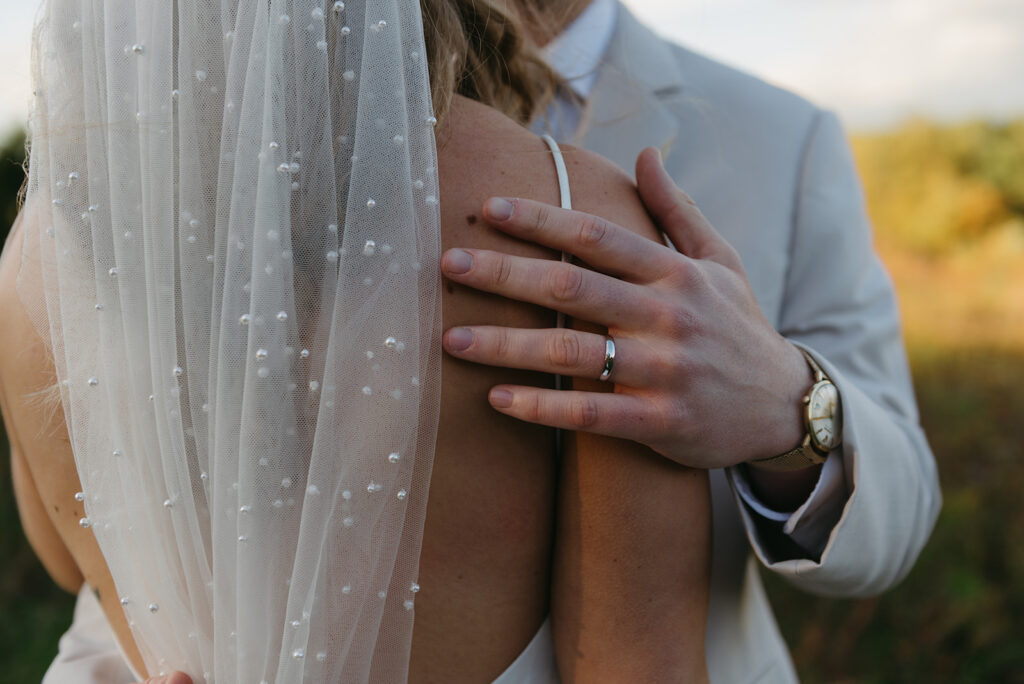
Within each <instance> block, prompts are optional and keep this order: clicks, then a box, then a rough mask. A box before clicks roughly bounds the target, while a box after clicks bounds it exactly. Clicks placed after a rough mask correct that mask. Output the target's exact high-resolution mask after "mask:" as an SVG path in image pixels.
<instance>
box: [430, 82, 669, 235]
mask: <svg viewBox="0 0 1024 684" xmlns="http://www.w3.org/2000/svg"><path fill="white" fill-rule="evenodd" d="M562 151H563V155H564V157H565V161H566V166H567V169H568V173H569V185H570V187H571V191H572V199H573V208H575V209H577V210H580V211H584V212H587V213H591V214H595V215H598V216H601V217H602V218H606V219H608V220H611V221H614V222H616V223H619V224H620V225H623V226H625V227H628V228H630V229H631V230H634V231H636V232H638V233H641V234H642V235H645V236H647V237H649V238H651V239H658V233H657V231H656V230H655V228H654V226H653V224H652V223H651V221H650V218H649V217H648V215H647V212H646V210H645V209H644V207H643V204H642V203H641V202H640V198H639V196H638V195H637V192H636V185H635V183H634V182H633V179H632V178H631V177H630V176H629V175H628V174H627V173H626V172H624V171H623V170H622V169H620V168H619V167H617V166H616V165H615V164H613V163H612V162H610V161H608V160H607V159H605V158H604V157H601V156H600V155H598V154H595V153H593V152H589V151H587V150H584V149H581V148H576V147H572V146H567V145H563V146H562ZM639 152H640V150H637V153H639ZM438 165H439V167H440V171H441V186H442V187H441V196H442V200H443V201H442V204H441V206H442V212H443V217H444V218H445V219H446V223H449V222H450V221H451V220H453V219H454V220H456V221H458V220H460V219H461V218H462V215H463V214H465V212H466V210H467V209H472V208H475V210H477V211H478V210H479V208H480V205H481V204H482V202H483V200H486V199H487V198H488V197H491V196H502V197H525V198H529V199H535V200H540V201H544V202H547V203H549V204H554V205H558V203H559V192H558V179H557V176H556V173H555V166H554V163H553V162H552V159H551V152H550V150H549V149H548V147H547V145H546V144H545V143H544V142H543V141H542V140H541V139H540V138H538V137H537V136H536V135H534V134H533V133H532V132H530V131H529V130H527V129H525V128H523V127H522V126H520V125H518V124H517V123H516V122H514V121H512V120H511V119H509V118H508V117H506V116H504V115H503V114H501V113H500V112H498V111H496V110H494V109H491V108H490V107H486V106H484V105H481V104H479V103H477V102H473V101H471V100H468V99H466V98H462V97H457V98H455V101H454V103H453V106H452V109H451V112H450V114H449V117H448V120H447V121H446V123H445V125H444V126H443V129H442V130H441V131H439V135H438ZM446 209H447V210H446ZM468 216H473V214H469V215H468Z"/></svg>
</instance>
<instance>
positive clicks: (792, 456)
mask: <svg viewBox="0 0 1024 684" xmlns="http://www.w3.org/2000/svg"><path fill="white" fill-rule="evenodd" d="M800 353H802V354H803V355H804V358H805V359H807V363H808V364H809V365H810V366H811V370H812V371H814V386H812V387H811V389H810V391H809V392H808V393H807V396H805V397H804V398H803V403H804V405H805V408H804V427H805V428H806V430H807V432H806V434H805V435H804V440H803V442H801V444H800V446H798V447H797V448H796V449H792V450H790V451H787V452H786V453H784V454H779V455H778V456H772V457H771V458H764V459H761V460H758V461H750V463H755V464H757V467H758V468H760V469H762V470H776V471H780V470H801V469H802V468H807V467H809V466H812V465H818V464H820V463H824V462H825V458H826V457H827V456H828V454H829V452H830V451H832V450H833V449H836V448H838V447H839V445H840V444H842V441H843V413H842V406H841V404H840V401H839V390H838V389H836V386H835V385H833V384H832V381H831V380H829V379H828V376H827V375H825V371H823V370H822V369H821V366H819V365H818V363H817V362H816V361H815V360H814V359H813V358H811V355H810V354H808V353H807V352H805V351H804V350H803V349H801V350H800Z"/></svg>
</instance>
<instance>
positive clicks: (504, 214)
mask: <svg viewBox="0 0 1024 684" xmlns="http://www.w3.org/2000/svg"><path fill="white" fill-rule="evenodd" d="M514 209H515V205H514V204H512V203H511V202H509V201H508V200H507V199H504V198H502V197H492V198H491V199H489V200H487V203H486V204H484V211H485V212H487V215H488V216H489V217H490V218H492V219H494V220H496V221H507V220H508V219H509V218H511V216H512V211H513V210H514Z"/></svg>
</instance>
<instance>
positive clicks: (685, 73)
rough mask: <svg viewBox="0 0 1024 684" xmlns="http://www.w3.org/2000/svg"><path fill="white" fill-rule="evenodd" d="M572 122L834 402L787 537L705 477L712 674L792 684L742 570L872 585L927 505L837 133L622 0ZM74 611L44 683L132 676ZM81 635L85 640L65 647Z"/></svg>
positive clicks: (899, 559)
mask: <svg viewBox="0 0 1024 684" xmlns="http://www.w3.org/2000/svg"><path fill="white" fill-rule="evenodd" d="M586 118H587V119H589V127H588V132H587V133H586V135H585V136H584V138H583V140H582V144H583V146H584V147H586V148H588V149H591V150H593V151H595V152H598V153H600V154H602V155H604V156H606V157H608V158H609V159H611V160H613V161H615V162H616V163H617V164H619V165H620V166H621V167H622V168H624V169H627V170H628V171H630V172H632V170H633V164H634V160H635V159H636V155H637V153H638V152H639V151H640V150H641V149H642V148H643V147H645V146H647V145H654V146H656V147H660V148H662V150H663V152H665V153H666V165H667V167H668V170H669V172H670V173H671V174H672V176H673V178H675V180H676V181H677V183H678V184H679V185H680V186H681V187H682V188H683V189H684V190H686V192H687V193H688V194H689V195H690V196H691V197H693V199H694V200H695V201H696V202H697V204H698V206H700V208H701V210H702V211H703V213H704V214H705V216H707V218H708V219H709V220H710V221H711V223H712V225H714V226H715V227H716V228H717V229H718V230H719V232H721V233H722V234H723V235H724V236H725V237H726V239H728V240H729V241H730V242H731V243H732V244H733V245H734V246H735V247H736V248H737V249H738V250H739V252H740V255H741V256H742V257H743V263H744V265H745V266H746V269H747V273H748V274H749V276H750V279H751V282H752V284H753V287H754V291H755V292H756V293H757V297H758V302H759V303H760V305H761V308H762V309H763V310H764V313H765V314H766V315H767V317H768V320H770V321H771V322H772V323H773V324H774V325H775V327H776V328H777V329H778V330H779V331H780V332H782V333H783V334H784V335H786V336H787V337H788V338H789V339H790V340H792V341H793V342H795V343H797V344H799V345H801V346H804V347H805V348H806V349H808V350H809V351H810V352H811V353H812V354H813V355H814V356H815V357H816V358H817V360H818V361H819V363H821V365H822V366H823V367H824V368H825V370H826V371H827V372H828V374H829V376H830V377H831V378H832V380H833V381H834V382H835V383H836V385H837V386H838V387H839V390H840V393H841V395H842V401H843V421H844V424H845V428H844V446H843V452H842V455H841V458H842V465H843V472H844V476H845V481H844V483H843V484H844V488H845V491H843V492H841V493H840V496H839V497H838V498H837V497H828V498H826V499H825V500H823V501H822V502H821V503H820V504H819V506H818V508H817V510H801V511H799V512H798V515H797V516H795V518H799V520H798V521H796V520H794V522H795V524H792V523H791V527H792V528H793V529H791V530H788V531H789V532H791V534H790V535H788V536H787V535H786V534H783V532H782V531H781V530H780V529H778V524H777V523H775V524H773V523H767V522H766V521H765V520H764V519H760V518H758V517H757V516H756V515H752V514H751V513H750V511H749V510H748V509H747V508H746V506H745V504H743V503H742V502H741V500H740V499H739V498H738V497H737V496H735V495H734V493H733V492H732V491H730V483H729V477H728V475H727V474H726V473H723V472H722V471H715V472H713V473H712V478H711V482H712V503H713V506H714V511H713V515H714V541H713V543H714V558H713V564H712V573H713V576H712V586H711V606H710V613H709V619H708V645H707V653H708V666H709V670H710V675H711V681H712V682H713V684H748V683H749V684H753V683H754V682H758V683H762V684H775V683H776V682H781V683H785V682H794V681H796V675H795V673H794V672H793V667H792V664H791V662H790V659H789V656H788V652H787V650H786V647H785V644H784V643H783V642H782V639H781V637H780V636H779V632H778V629H777V627H776V625H775V619H774V617H773V615H772V612H771V608H770V607H769V605H768V601H767V599H766V597H765V593H764V589H763V587H762V585H761V579H760V576H759V574H758V567H757V566H758V563H757V560H759V561H760V563H761V564H763V565H765V566H766V567H768V568H769V569H770V570H772V571H774V572H777V573H779V574H781V575H783V576H784V577H786V578H787V579H789V580H790V581H791V582H793V583H794V584H796V585H797V586H799V587H801V588H803V589H806V590H807V591H811V592H815V593H819V594H826V595H832V596H857V595H865V594H871V593H877V592H880V591H883V590H885V589H887V588H889V587H891V586H892V585H893V584H894V583H896V582H897V581H899V580H900V579H901V578H902V577H903V576H904V575H905V574H906V573H907V571H908V570H909V569H910V567H911V565H912V564H913V562H914V560H915V559H916V558H917V555H918V553H919V552H920V550H921V547H922V546H923V545H924V543H925V541H926V540H927V538H928V535H929V533H930V532H931V529H932V526H933V524H934V522H935V518H936V515H937V514H938V509H939V506H940V504H941V497H940V494H939V488H938V480H937V477H936V472H935V463H934V460H933V457H932V454H931V451H930V450H929V448H928V444H927V443H926V441H925V438H924V435H923V434H922V432H921V429H920V427H919V426H918V421H917V411H916V407H915V403H914V397H913V391H912V388H911V384H910V376H909V373H908V370H907V362H906V358H905V355H904V351H903V343H902V340H901V338H900V331H899V319H898V311H897V308H896V303H895V299H894V296H893V290H892V285H891V283H890V281H889V278H888V277H887V275H886V273H885V271H884V270H883V269H882V266H881V264H880V263H879V261H878V259H877V257H876V256H875V254H874V251H873V250H872V245H871V234H870V227H869V224H868V219H867V216H866V215H865V211H864V200H863V197H862V194H861V189H860V184H859V181H858V178H857V175H856V171H855V169H854V165H853V160H852V158H851V155H850V151H849V148H848V146H847V143H846V140H845V138H844V136H843V131H842V129H841V127H840V125H839V122H838V120H837V119H836V117H835V116H834V115H833V114H831V113H829V112H827V111H823V110H821V109H818V108H816V107H815V106H813V105H812V104H810V103H808V102H806V101H805V100H802V99H800V98H799V97H797V96H795V95H792V94H790V93H787V92H785V91H783V90H780V89H778V88H775V87H773V86H771V85H768V84H766V83H764V82H762V81H759V80H757V79H755V78H753V77H751V76H749V75H746V74H743V73H740V72H739V71H736V70H734V69H731V68H729V67H727V66H724V65H722V64H719V63H717V62H714V61H712V60H710V59H707V58H705V57H702V56H700V55H698V54H695V53H693V52H691V51H689V50H686V49H684V48H681V47H679V46H675V45H672V44H670V43H667V42H665V41H663V40H661V39H660V38H658V37H657V36H655V35H654V34H653V33H651V32H650V31H649V30H648V29H647V28H645V27H644V26H642V25H641V24H640V23H638V22H637V21H636V19H634V18H633V16H632V15H630V14H629V12H627V11H626V10H625V9H624V8H620V15H619V21H618V28H617V29H616V33H615V36H614V38H613V39H612V43H611V46H610V48H609V50H608V53H607V54H606V58H605V61H604V63H603V65H602V67H601V69H600V73H599V75H598V80H597V83H596V85H595V87H594V90H593V96H592V98H591V101H590V110H589V113H588V116H587V117H586ZM792 539H797V540H798V541H801V542H803V546H805V547H818V549H823V550H820V555H819V553H818V552H816V551H813V550H812V551H806V550H803V549H801V548H800V547H799V546H798V545H797V544H795V543H793V542H792V541H791V540H792ZM816 540H818V541H816ZM752 551H753V552H752ZM755 557H756V559H757V560H755ZM85 598H86V599H88V598H89V597H85ZM80 603H81V599H80ZM93 612H95V611H93ZM77 615H78V614H76V624H75V626H74V627H73V629H72V630H71V631H70V632H69V633H68V634H67V635H66V636H65V639H64V641H63V642H62V651H61V655H60V656H58V658H57V660H56V661H55V662H54V666H53V669H52V670H51V672H50V673H49V677H48V679H47V680H46V681H47V682H51V681H52V682H68V681H72V675H74V681H111V682H112V681H114V679H113V678H112V677H113V676H114V675H113V674H112V673H111V672H110V671H108V670H107V669H104V668H109V667H114V668H115V669H116V670H117V671H118V672H119V675H120V679H119V680H118V681H131V675H130V673H128V672H127V670H126V669H125V668H124V665H123V660H122V659H121V656H120V653H119V652H118V650H117V647H116V644H114V642H113V639H112V638H111V637H110V635H109V627H106V625H105V624H104V625H89V624H87V623H88V619H87V618H86V617H81V618H79V617H77ZM81 615H82V616H85V615H86V611H81ZM101 622H102V621H101ZM100 627H102V628H105V629H106V630H107V631H106V632H104V631H103V630H102V629H100ZM90 635H91V638H93V640H94V641H95V642H96V643H92V642H89V643H84V645H83V643H79V642H82V641H83V639H85V640H86V641H88V638H89V637H90ZM65 647H66V648H65ZM75 653H79V654H83V655H78V656H75V655H71V654H75ZM101 671H103V672H107V674H105V675H103V676H102V677H100V676H99V675H98V674H97V673H99V672H101ZM93 676H97V677H99V678H96V679H93V678H91V677H93Z"/></svg>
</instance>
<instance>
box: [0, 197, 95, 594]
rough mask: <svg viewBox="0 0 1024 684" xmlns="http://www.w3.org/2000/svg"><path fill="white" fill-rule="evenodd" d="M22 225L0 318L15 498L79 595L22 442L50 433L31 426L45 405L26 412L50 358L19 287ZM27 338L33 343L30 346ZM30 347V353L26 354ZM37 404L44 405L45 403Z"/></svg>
mask: <svg viewBox="0 0 1024 684" xmlns="http://www.w3.org/2000/svg"><path fill="white" fill-rule="evenodd" d="M23 216H24V215H23ZM22 227H23V226H22V225H21V221H20V220H19V222H18V223H16V224H15V226H14V228H13V229H12V231H11V232H12V235H11V236H10V237H9V239H8V241H7V244H6V245H5V248H4V254H3V258H2V259H0V315H2V316H3V320H4V321H5V324H4V326H2V327H0V349H2V350H3V352H2V353H0V409H2V413H3V422H4V427H5V428H6V431H7V439H8V442H9V444H10V455H11V478H12V481H13V484H14V498H15V502H16V503H17V506H18V514H19V516H20V517H21V524H22V528H23V529H24V531H25V536H26V538H27V539H28V541H29V544H30V545H31V546H32V549H33V550H34V551H35V552H36V555H37V556H38V557H39V560H40V561H41V562H42V563H43V566H44V567H45V568H46V570H47V572H48V573H49V574H50V576H51V577H52V578H53V580H54V582H56V583H57V584H58V585H59V586H60V587H61V588H63V589H65V590H67V591H69V592H72V593H75V592H77V591H78V589H79V587H80V586H81V584H82V573H81V572H80V571H79V569H78V565H77V564H76V563H75V560H74V558H72V556H71V553H70V552H69V551H68V548H67V546H66V545H65V544H64V541H63V539H62V538H61V536H60V533H59V532H58V531H57V528H56V526H55V525H54V523H53V520H52V519H51V517H50V515H49V514H48V512H47V510H46V505H45V503H44V502H43V499H42V496H41V495H40V492H39V488H38V487H37V486H36V482H35V478H34V476H33V473H32V469H31V468H30V467H29V463H28V461H27V460H26V457H27V456H26V452H25V450H24V448H23V447H24V444H23V443H22V441H21V440H20V439H19V434H22V433H23V434H25V435H36V434H40V433H44V432H45V430H44V427H45V426H43V425H30V424H29V423H30V422H31V418H32V417H33V416H36V415H39V414H42V415H46V414H48V413H50V412H49V411H45V410H40V409H41V408H42V407H39V406H34V407H33V409H34V410H26V409H28V402H29V401H30V399H29V397H28V396H27V395H28V394H30V393H32V392H33V391H34V390H39V389H41V388H40V387H32V385H33V383H36V384H38V382H39V378H40V377H41V376H44V377H46V376H47V370H48V364H46V363H45V362H44V363H40V362H39V361H40V360H42V359H44V358H45V357H44V356H43V354H42V353H41V346H42V341H41V340H39V338H38V335H37V334H36V331H35V329H34V328H33V326H32V323H31V321H29V319H28V316H27V315H26V313H25V311H24V308H23V307H22V304H21V300H20V299H19V297H18V292H17V289H16V280H17V276H18V268H19V264H20V261H21V241H22V238H23V235H22V233H21V230H22ZM27 340H28V341H29V342H27V343H26V341H27ZM29 348H31V350H30V353H29V352H26V350H27V349H29ZM51 370H52V369H51ZM54 382H56V380H55V379H54ZM32 401H36V402H37V403H38V401H43V400H42V399H40V400H35V399H33V400H32ZM50 401H53V399H50ZM57 412H58V413H59V408H58V411H57ZM47 434H48V433H47ZM30 446H31V445H30Z"/></svg>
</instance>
